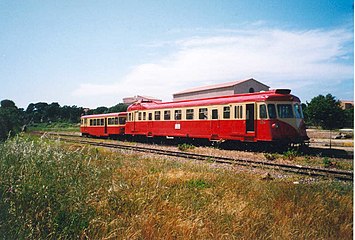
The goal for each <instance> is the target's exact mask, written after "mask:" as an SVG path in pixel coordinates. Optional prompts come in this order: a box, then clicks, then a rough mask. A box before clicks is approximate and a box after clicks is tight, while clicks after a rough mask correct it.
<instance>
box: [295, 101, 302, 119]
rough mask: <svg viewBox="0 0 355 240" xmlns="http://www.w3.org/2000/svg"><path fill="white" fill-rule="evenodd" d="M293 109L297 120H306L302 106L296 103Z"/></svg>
mask: <svg viewBox="0 0 355 240" xmlns="http://www.w3.org/2000/svg"><path fill="white" fill-rule="evenodd" d="M293 108H294V110H295V115H296V118H304V117H303V112H302V107H301V105H299V104H298V103H295V104H294V105H293Z"/></svg>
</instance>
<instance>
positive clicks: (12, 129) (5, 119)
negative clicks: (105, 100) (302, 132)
mask: <svg viewBox="0 0 355 240" xmlns="http://www.w3.org/2000/svg"><path fill="white" fill-rule="evenodd" d="M127 107H128V106H127V105H126V104H123V103H119V104H117V105H115V106H112V107H109V108H107V107H98V108H96V109H87V108H83V107H77V106H75V105H74V106H67V105H64V106H60V105H59V103H57V102H53V103H50V104H48V103H45V102H38V103H30V104H29V105H28V107H27V108H26V109H23V108H18V107H17V106H16V104H15V103H14V102H13V101H12V100H8V99H5V100H2V101H1V102H0V140H3V139H6V138H7V137H8V136H9V135H11V134H15V133H17V132H19V131H20V130H21V127H23V126H25V125H31V124H36V123H51V122H69V123H79V122H80V117H81V116H82V115H90V114H102V113H111V112H124V111H126V110H127ZM302 108H303V112H304V117H305V122H306V125H307V126H317V127H321V128H323V129H338V128H344V127H347V128H354V108H352V109H346V110H344V109H342V108H341V106H340V101H339V100H337V99H336V98H335V97H334V96H332V95H331V94H327V95H326V96H323V95H319V96H317V97H314V98H313V99H312V100H311V101H310V102H309V103H308V102H306V103H305V104H304V103H303V104H302Z"/></svg>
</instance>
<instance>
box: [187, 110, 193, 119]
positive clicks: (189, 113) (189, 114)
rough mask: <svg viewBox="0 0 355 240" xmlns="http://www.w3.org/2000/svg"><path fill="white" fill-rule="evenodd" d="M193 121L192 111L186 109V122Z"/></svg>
mask: <svg viewBox="0 0 355 240" xmlns="http://www.w3.org/2000/svg"><path fill="white" fill-rule="evenodd" d="M191 119H194V110H193V109H186V120H191Z"/></svg>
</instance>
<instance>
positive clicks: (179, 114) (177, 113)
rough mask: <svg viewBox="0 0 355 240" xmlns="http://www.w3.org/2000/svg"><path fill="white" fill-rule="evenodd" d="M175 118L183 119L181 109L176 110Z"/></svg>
mask: <svg viewBox="0 0 355 240" xmlns="http://www.w3.org/2000/svg"><path fill="white" fill-rule="evenodd" d="M174 119H175V120H181V110H175V113H174Z"/></svg>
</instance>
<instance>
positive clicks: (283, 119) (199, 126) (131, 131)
mask: <svg viewBox="0 0 355 240" xmlns="http://www.w3.org/2000/svg"><path fill="white" fill-rule="evenodd" d="M127 113H128V115H127V123H126V129H125V133H126V134H128V135H133V136H135V135H144V136H147V137H174V138H176V137H178V138H193V139H208V140H212V141H213V140H217V141H223V140H237V141H245V142H285V143H303V142H304V141H306V140H308V137H307V134H306V128H305V124H304V120H303V113H302V109H301V105H300V100H299V98H297V97H296V96H293V95H291V94H290V90H287V89H278V90H272V91H267V92H258V93H248V94H237V95H231V96H223V97H214V98H206V99H196V100H186V101H177V102H167V103H157V102H140V103H136V104H133V105H131V106H130V107H129V108H128V110H127Z"/></svg>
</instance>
